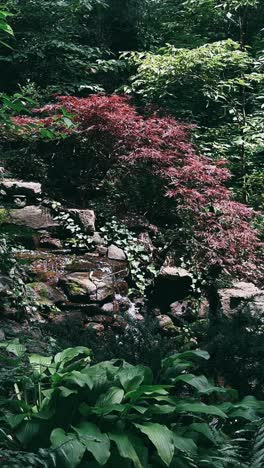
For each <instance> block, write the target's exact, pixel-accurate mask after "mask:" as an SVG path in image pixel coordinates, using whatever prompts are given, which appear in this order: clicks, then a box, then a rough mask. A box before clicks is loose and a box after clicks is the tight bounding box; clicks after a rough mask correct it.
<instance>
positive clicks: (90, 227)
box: [68, 208, 95, 233]
mask: <svg viewBox="0 0 264 468" xmlns="http://www.w3.org/2000/svg"><path fill="white" fill-rule="evenodd" d="M68 213H69V214H70V215H71V216H72V217H73V218H74V220H75V221H76V222H77V223H78V224H80V226H81V227H82V229H83V230H84V231H85V232H87V233H93V232H94V231H95V214H94V211H93V210H79V209H77V208H71V209H69V210H68Z"/></svg>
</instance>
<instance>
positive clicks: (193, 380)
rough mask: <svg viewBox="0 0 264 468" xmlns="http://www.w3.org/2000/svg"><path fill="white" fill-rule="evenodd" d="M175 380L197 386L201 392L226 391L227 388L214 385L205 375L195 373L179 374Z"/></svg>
mask: <svg viewBox="0 0 264 468" xmlns="http://www.w3.org/2000/svg"><path fill="white" fill-rule="evenodd" d="M174 382H184V383H187V384H189V385H191V386H192V387H194V388H196V390H198V392H199V393H202V394H207V395H209V394H211V393H213V392H218V393H226V392H227V390H226V388H224V387H215V386H214V385H212V384H211V383H210V382H209V381H208V380H207V378H206V377H205V376H204V375H199V376H196V375H193V374H184V375H179V376H178V377H176V378H175V380H174Z"/></svg>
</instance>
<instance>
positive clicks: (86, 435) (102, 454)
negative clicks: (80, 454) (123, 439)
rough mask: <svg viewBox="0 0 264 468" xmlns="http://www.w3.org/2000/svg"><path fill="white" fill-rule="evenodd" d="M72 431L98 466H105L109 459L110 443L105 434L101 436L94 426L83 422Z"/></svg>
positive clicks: (97, 428)
mask: <svg viewBox="0 0 264 468" xmlns="http://www.w3.org/2000/svg"><path fill="white" fill-rule="evenodd" d="M73 429H74V430H75V431H76V433H77V434H78V436H79V438H80V440H81V442H82V443H83V444H84V445H85V447H86V449H87V450H88V451H89V452H91V453H92V455H93V456H94V458H95V459H96V461H97V462H98V463H99V464H100V465H105V464H106V462H107V460H108V459H109V457H110V441H109V438H108V435H107V434H102V432H101V431H100V429H99V427H97V426H96V425H95V424H92V423H88V422H83V423H81V424H80V425H79V426H77V427H73Z"/></svg>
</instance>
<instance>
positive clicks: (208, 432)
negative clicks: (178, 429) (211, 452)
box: [188, 423, 217, 445]
mask: <svg viewBox="0 0 264 468" xmlns="http://www.w3.org/2000/svg"><path fill="white" fill-rule="evenodd" d="M189 431H191V432H192V431H194V432H198V433H199V434H202V435H203V436H204V437H206V439H208V440H210V441H211V442H212V443H213V444H214V445H215V444H216V443H217V437H216V435H215V434H214V432H213V431H212V429H211V428H210V426H208V424H206V423H193V424H191V425H190V426H189V428H188V432H189Z"/></svg>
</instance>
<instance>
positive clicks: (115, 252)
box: [107, 244, 127, 262]
mask: <svg viewBox="0 0 264 468" xmlns="http://www.w3.org/2000/svg"><path fill="white" fill-rule="evenodd" d="M107 255H108V258H109V259H110V260H118V261H121V262H125V261H126V259H127V256H126V254H125V252H124V250H122V249H120V247H117V245H114V244H112V245H110V247H109V248H108V253H107Z"/></svg>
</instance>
